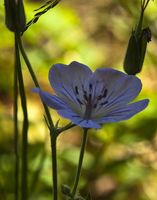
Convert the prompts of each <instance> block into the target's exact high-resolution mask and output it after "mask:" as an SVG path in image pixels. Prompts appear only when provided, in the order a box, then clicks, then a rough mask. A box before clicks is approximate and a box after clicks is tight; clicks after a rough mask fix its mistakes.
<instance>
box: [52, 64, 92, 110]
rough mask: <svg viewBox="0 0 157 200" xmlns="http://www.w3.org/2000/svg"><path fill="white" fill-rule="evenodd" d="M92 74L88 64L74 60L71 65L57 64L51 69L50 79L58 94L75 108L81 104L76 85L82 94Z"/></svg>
mask: <svg viewBox="0 0 157 200" xmlns="http://www.w3.org/2000/svg"><path fill="white" fill-rule="evenodd" d="M91 75H92V71H91V70H90V69H89V68H88V67H87V66H86V65H83V64H81V63H78V62H75V61H74V62H72V63H71V64H69V65H63V64H55V65H54V66H53V67H52V68H51V69H50V71H49V81H50V83H51V86H52V87H53V89H54V90H55V92H56V94H57V96H59V97H60V98H61V99H63V101H64V102H66V103H68V104H69V105H70V106H72V108H73V109H74V108H75V107H76V106H77V107H78V105H79V102H78V100H77V94H76V87H77V89H78V90H79V96H80V95H81V93H82V90H83V89H82V86H85V85H86V84H87V83H88V80H89V77H90V76H91Z"/></svg>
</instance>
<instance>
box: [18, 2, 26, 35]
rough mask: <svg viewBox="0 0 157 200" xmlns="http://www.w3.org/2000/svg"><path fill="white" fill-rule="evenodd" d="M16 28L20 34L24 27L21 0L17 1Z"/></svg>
mask: <svg viewBox="0 0 157 200" xmlns="http://www.w3.org/2000/svg"><path fill="white" fill-rule="evenodd" d="M17 22H18V23H17V26H18V30H19V31H20V32H23V30H24V29H25V26H26V17H25V10H24V5H23V0H17Z"/></svg>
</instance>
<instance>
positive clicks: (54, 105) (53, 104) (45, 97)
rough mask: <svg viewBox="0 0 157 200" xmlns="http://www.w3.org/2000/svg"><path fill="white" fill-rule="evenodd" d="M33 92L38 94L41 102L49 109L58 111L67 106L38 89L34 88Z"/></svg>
mask: <svg viewBox="0 0 157 200" xmlns="http://www.w3.org/2000/svg"><path fill="white" fill-rule="evenodd" d="M33 92H35V93H38V94H39V95H40V97H41V99H42V101H43V102H44V103H45V104H46V105H47V106H49V107H51V108H53V109H55V110H60V109H67V108H68V106H67V105H66V104H65V103H64V102H63V101H62V100H60V99H59V98H58V97H57V96H55V95H52V94H50V93H48V92H44V91H42V90H41V89H40V88H34V89H33Z"/></svg>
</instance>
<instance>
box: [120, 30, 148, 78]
mask: <svg viewBox="0 0 157 200" xmlns="http://www.w3.org/2000/svg"><path fill="white" fill-rule="evenodd" d="M149 41H151V31H150V29H149V28H144V29H143V30H142V32H141V34H140V36H139V37H137V36H136V34H135V31H133V32H132V35H131V37H130V39H129V43H128V48H127V51H126V55H125V59H124V70H125V72H126V73H127V74H130V75H135V74H137V73H139V72H140V71H141V69H142V66H143V62H144V58H145V53H146V49H147V43H148V42H149Z"/></svg>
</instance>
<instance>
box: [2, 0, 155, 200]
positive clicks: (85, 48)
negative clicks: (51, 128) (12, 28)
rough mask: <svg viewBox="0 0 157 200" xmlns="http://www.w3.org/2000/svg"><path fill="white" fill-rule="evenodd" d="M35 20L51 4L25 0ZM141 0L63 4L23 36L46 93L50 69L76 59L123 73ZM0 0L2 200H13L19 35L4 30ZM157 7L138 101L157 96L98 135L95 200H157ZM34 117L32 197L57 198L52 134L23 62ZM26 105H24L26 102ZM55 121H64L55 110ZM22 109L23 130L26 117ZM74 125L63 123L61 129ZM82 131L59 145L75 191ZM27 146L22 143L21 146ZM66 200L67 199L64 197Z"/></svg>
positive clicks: (90, 181)
mask: <svg viewBox="0 0 157 200" xmlns="http://www.w3.org/2000/svg"><path fill="white" fill-rule="evenodd" d="M24 3H25V6H26V7H25V10H26V15H27V21H29V20H30V19H32V17H33V15H34V13H33V10H34V9H36V8H38V7H40V6H41V5H42V3H43V1H35V0H34V1H30V0H29V1H25V2H24ZM139 8H140V7H139V1H137V0H134V1H133V0H130V1H129V0H128V1H125V0H112V1H109V0H106V1H103V0H99V1H94V0H92V1H89V0H87V1H83V0H80V1H76V0H73V1H70V0H66V1H62V2H61V3H60V4H59V5H58V6H56V7H55V8H54V9H52V10H50V11H49V12H48V13H46V14H45V15H43V16H42V17H41V18H40V19H39V21H38V22H37V23H36V24H34V25H32V26H31V27H30V28H29V29H28V30H27V31H26V32H25V33H24V35H23V41H24V46H25V49H26V51H27V53H28V56H29V59H30V62H31V63H32V66H33V68H34V71H35V73H36V76H37V78H38V81H39V83H40V85H41V86H42V88H43V89H45V90H47V91H51V87H50V84H49V82H48V71H49V69H50V67H51V66H52V64H54V63H57V62H59V63H65V64H69V63H70V62H71V61H73V60H76V61H79V62H82V63H84V64H86V65H88V66H90V67H91V69H93V70H95V69H96V68H99V67H113V68H116V69H119V70H123V59H124V55H125V50H126V47H127V42H128V39H129V36H130V34H131V31H132V30H133V29H134V27H135V24H136V23H137V21H138V17H139V14H140V13H139ZM3 10H4V5H3V2H0V200H1V199H2V200H12V199H13V189H14V179H13V178H14V175H13V173H14V148H13V147H14V144H13V135H14V134H13V116H12V110H13V107H12V106H13V64H14V48H13V45H14V43H13V35H12V33H10V32H9V31H8V30H7V29H6V27H5V25H4V11H3ZM156 19H157V2H156V1H150V4H149V5H148V8H147V10H146V13H145V20H144V24H145V26H149V27H150V28H151V31H152V41H151V42H150V43H149V44H148V51H147V55H146V59H145V63H144V67H143V70H142V72H141V73H140V74H139V75H138V77H140V78H141V80H142V83H143V90H142V92H141V94H140V96H139V97H138V98H139V99H142V98H149V99H150V104H149V106H148V108H147V109H146V110H144V111H143V112H142V113H140V114H138V115H136V116H135V117H133V118H132V119H130V120H127V121H124V122H119V123H112V124H106V125H104V126H103V128H102V129H100V130H97V131H96V130H91V131H90V133H89V140H88V146H87V152H86V155H85V160H84V164H83V170H82V177H81V179H80V192H81V194H84V195H85V194H88V193H90V194H91V196H92V197H93V199H94V200H105V199H107V200H156V199H157V193H156V188H157V123H156V122H157V95H156V93H157V78H156V77H157V23H156ZM22 63H23V65H22V67H23V74H24V79H25V88H26V93H27V103H28V112H29V121H30V128H29V152H28V154H29V156H28V159H29V163H28V164H29V196H30V199H36V200H49V199H52V197H51V184H52V180H51V179H52V178H51V158H50V143H49V133H48V130H47V128H46V125H45V123H44V120H43V113H44V110H43V107H42V104H41V101H40V98H39V97H38V96H37V95H36V94H33V93H32V91H31V90H32V88H33V87H34V84H33V82H32V80H31V77H30V75H29V73H28V70H27V68H26V66H25V64H24V62H22ZM19 105H20V102H19ZM51 113H52V116H53V119H54V121H57V120H58V118H60V117H59V116H58V115H57V113H56V112H55V111H52V110H51ZM21 116H22V114H21V110H20V109H19V127H20V125H21V124H20V122H21V121H22V118H21ZM67 122H68V120H65V119H60V125H63V124H66V123H67ZM81 134H82V130H81V128H78V127H75V128H73V129H71V130H69V131H66V132H64V133H63V134H62V135H61V136H60V137H59V140H58V147H57V148H58V168H59V169H58V171H59V173H58V177H59V183H60V185H61V184H63V183H64V184H67V185H69V186H72V184H73V180H74V176H75V170H76V165H77V161H78V153H79V147H80V139H81ZM19 148H21V146H19ZM61 199H63V197H61Z"/></svg>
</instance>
